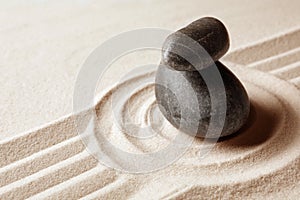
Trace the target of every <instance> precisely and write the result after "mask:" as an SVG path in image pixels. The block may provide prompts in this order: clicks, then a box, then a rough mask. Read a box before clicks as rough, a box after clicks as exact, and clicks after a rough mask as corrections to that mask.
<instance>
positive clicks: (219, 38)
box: [161, 17, 229, 71]
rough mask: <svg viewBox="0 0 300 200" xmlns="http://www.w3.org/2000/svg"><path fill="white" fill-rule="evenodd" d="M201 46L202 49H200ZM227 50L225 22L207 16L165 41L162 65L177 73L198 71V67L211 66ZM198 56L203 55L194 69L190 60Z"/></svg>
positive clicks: (227, 40)
mask: <svg viewBox="0 0 300 200" xmlns="http://www.w3.org/2000/svg"><path fill="white" fill-rule="evenodd" d="M193 43H194V44H193ZM199 45H201V47H202V48H201V49H199V48H198V46H199ZM228 49H229V36H228V32H227V30H226V28H225V26H224V25H223V23H222V22H220V21H219V20H218V19H216V18H212V17H204V18H201V19H198V20H196V21H194V22H192V23H191V24H189V25H188V26H186V27H184V28H182V29H180V30H178V31H176V32H175V33H173V34H171V35H170V36H169V37H168V38H167V39H166V41H165V43H164V45H163V54H162V61H161V63H162V64H165V65H168V66H169V67H171V68H173V69H175V70H180V71H195V70H196V69H195V67H197V69H203V68H205V67H208V66H210V65H212V64H213V62H214V61H217V60H218V59H220V58H221V57H222V56H223V55H224V54H225V53H226V52H227V50H228ZM197 55H198V56H200V59H198V60H200V62H198V63H197V66H193V65H191V64H190V63H189V62H188V61H187V60H189V61H190V60H195V59H196V58H195V57H196V56H197ZM187 57H188V58H189V59H186V58H187Z"/></svg>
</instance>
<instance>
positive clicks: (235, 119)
mask: <svg viewBox="0 0 300 200" xmlns="http://www.w3.org/2000/svg"><path fill="white" fill-rule="evenodd" d="M215 64H216V66H217V69H218V70H219V72H220V75H221V77H222V79H223V82H224V86H223V89H224V88H225V93H226V103H225V105H226V106H227V108H225V111H226V113H218V112H215V111H214V110H212V109H211V98H210V94H209V90H208V87H207V84H206V83H205V81H204V79H203V77H202V75H201V74H202V73H201V74H200V73H199V72H198V71H176V70H173V69H171V68H169V67H166V66H162V65H160V66H159V68H158V71H157V74H156V81H155V82H156V84H155V95H156V100H157V103H158V106H159V109H160V110H161V112H162V113H163V115H164V116H165V117H166V118H167V120H168V121H169V122H170V123H171V124H173V125H174V126H175V127H176V128H180V129H181V130H182V131H184V132H186V133H188V134H195V133H194V130H196V131H197V134H196V136H198V137H205V136H206V132H207V128H208V125H209V123H210V119H211V117H212V116H213V115H214V116H219V117H222V114H224V115H225V116H226V117H225V124H224V127H223V130H222V133H221V136H227V135H230V134H232V133H235V132H236V131H238V130H239V129H240V128H241V127H242V126H243V125H244V124H245V122H246V121H247V118H248V115H249V111H250V102H249V98H248V95H247V93H246V90H245V89H244V87H243V85H242V84H241V83H240V81H239V80H238V79H237V78H236V76H235V75H234V74H233V73H232V72H231V71H230V70H229V69H227V67H226V66H224V65H223V64H222V63H220V62H216V63H215ZM213 68H215V69H216V67H211V66H210V67H207V68H205V69H203V71H202V72H204V73H206V72H207V73H206V74H209V73H210V72H209V70H213ZM214 87H215V88H214V90H215V91H217V89H218V88H222V87H221V86H219V85H217V84H216V85H215V86H214ZM193 95H194V97H195V98H192V97H193ZM221 100H222V98H220V101H221ZM182 112H184V113H185V117H184V119H182ZM198 116H200V118H199V117H198ZM180 120H182V122H183V126H181V127H180ZM181 125H182V124H181ZM195 126H197V127H196V129H195ZM220 126H222V125H220ZM215 128H216V127H215ZM208 137H212V138H213V137H214V136H212V135H210V136H208Z"/></svg>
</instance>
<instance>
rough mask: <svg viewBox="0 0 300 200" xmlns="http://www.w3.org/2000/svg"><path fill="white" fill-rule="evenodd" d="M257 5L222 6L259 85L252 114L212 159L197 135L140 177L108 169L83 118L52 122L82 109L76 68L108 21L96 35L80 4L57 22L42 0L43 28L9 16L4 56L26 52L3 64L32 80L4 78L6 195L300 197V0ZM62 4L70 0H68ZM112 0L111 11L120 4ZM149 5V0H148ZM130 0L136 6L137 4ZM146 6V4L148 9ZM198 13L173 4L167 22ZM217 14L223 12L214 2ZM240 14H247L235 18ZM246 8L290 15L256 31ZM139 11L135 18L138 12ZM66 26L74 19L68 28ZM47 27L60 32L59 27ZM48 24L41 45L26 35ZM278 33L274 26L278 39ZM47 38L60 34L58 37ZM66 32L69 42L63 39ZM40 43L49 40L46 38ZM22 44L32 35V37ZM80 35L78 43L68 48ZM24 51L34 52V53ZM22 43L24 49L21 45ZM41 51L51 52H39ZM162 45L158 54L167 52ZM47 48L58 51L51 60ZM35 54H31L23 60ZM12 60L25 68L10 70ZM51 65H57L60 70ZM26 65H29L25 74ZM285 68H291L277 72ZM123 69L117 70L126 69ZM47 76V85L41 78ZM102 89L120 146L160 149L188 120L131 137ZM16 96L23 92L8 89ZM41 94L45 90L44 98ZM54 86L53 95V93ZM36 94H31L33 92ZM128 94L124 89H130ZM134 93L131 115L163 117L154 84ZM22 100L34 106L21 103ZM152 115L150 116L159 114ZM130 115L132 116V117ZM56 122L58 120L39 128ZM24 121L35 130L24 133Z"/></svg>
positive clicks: (239, 61)
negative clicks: (87, 142)
mask: <svg viewBox="0 0 300 200" xmlns="http://www.w3.org/2000/svg"><path fill="white" fill-rule="evenodd" d="M130 3H131V4H132V2H131V1H129V5H130ZM134 3H136V2H134ZM256 3H257V4H251V5H249V6H250V8H247V9H246V7H243V5H240V4H239V5H238V6H236V7H235V6H232V7H231V8H229V9H228V10H226V11H223V9H217V10H218V11H215V14H216V15H219V16H220V17H223V18H224V20H226V21H227V23H228V24H229V26H230V30H231V33H232V40H233V47H232V49H231V51H230V53H229V54H228V55H227V56H226V57H225V58H224V59H223V61H224V62H225V63H226V64H227V65H228V66H229V67H230V68H231V69H232V70H233V72H234V73H235V74H236V75H237V76H238V77H239V78H240V79H241V80H242V82H243V84H244V85H245V87H246V89H247V91H248V93H249V96H250V98H251V103H252V113H251V118H250V120H249V124H248V125H247V126H246V127H245V128H244V129H243V130H241V131H240V134H239V135H237V136H236V137H233V138H231V139H228V140H225V141H222V142H219V143H218V144H217V145H216V146H215V148H214V149H213V151H212V152H211V153H210V154H209V155H208V156H207V157H205V158H204V159H199V157H198V155H199V154H198V153H199V146H200V145H201V143H202V142H203V141H201V140H195V141H194V143H193V144H192V146H191V148H190V149H189V150H188V151H187V152H186V154H184V155H183V156H182V157H181V158H180V159H179V160H177V161H176V162H175V163H173V164H171V165H170V166H168V167H166V168H164V169H162V170H159V171H155V172H152V173H146V174H139V175H135V174H128V173H124V172H120V171H117V170H113V169H111V168H108V167H105V165H102V164H100V163H99V162H98V161H97V160H96V159H95V158H94V157H93V156H92V155H91V154H90V153H89V152H88V151H87V150H86V149H85V146H84V144H83V143H82V141H81V138H80V136H78V135H77V132H76V126H75V124H74V118H76V117H80V116H81V115H70V114H69V115H67V116H65V117H63V118H61V119H59V120H55V121H51V120H53V119H56V118H58V117H59V116H62V115H65V114H68V113H70V110H71V106H66V105H67V104H68V103H66V102H69V99H70V98H71V94H72V93H71V92H70V93H67V92H66V91H69V90H72V89H71V85H72V83H73V79H74V77H75V75H76V73H75V71H76V70H74V69H77V68H78V67H79V66H80V64H79V63H80V62H81V60H82V59H83V58H84V57H86V56H87V55H88V53H89V52H90V51H91V50H92V49H93V47H95V46H97V44H93V42H95V38H98V37H100V35H99V31H94V32H93V31H92V29H93V28H95V26H92V25H91V26H87V25H85V27H84V28H87V29H89V28H90V29H89V30H88V31H91V32H89V34H88V36H89V39H85V38H86V37H87V36H84V37H83V36H80V34H79V33H78V32H76V31H75V30H76V28H77V30H81V32H82V30H83V29H84V28H82V29H79V27H77V26H75V24H76V22H77V21H76V20H73V19H70V16H74V13H72V12H70V13H68V12H66V13H65V14H61V15H60V16H56V17H54V18H53V19H52V20H51V19H48V18H47V17H48V15H47V14H42V13H40V12H37V11H38V10H37V9H35V8H34V6H37V7H38V6H41V5H33V6H32V7H31V8H29V9H32V11H33V12H32V13H30V12H28V13H29V16H30V17H28V18H27V20H28V19H30V20H29V21H28V23H33V24H34V23H37V25H35V27H39V28H29V30H27V29H26V25H23V26H21V25H22V19H21V18H20V19H18V18H15V19H13V20H14V21H13V23H12V25H10V24H8V23H7V24H5V25H6V26H4V28H2V30H3V32H2V33H3V36H4V37H2V38H5V40H6V41H3V42H4V43H3V44H4V47H9V48H8V50H6V52H7V53H6V54H3V55H5V57H3V58H4V59H5V60H7V59H8V58H14V57H15V56H16V55H18V58H19V59H17V60H16V59H13V60H11V61H7V62H6V63H5V67H4V68H3V69H1V70H3V71H5V72H7V73H6V74H5V76H4V77H10V76H14V77H15V80H22V81H23V85H22V84H21V82H20V83H19V82H17V83H18V84H16V85H14V84H13V83H14V81H12V80H10V79H9V78H4V79H1V83H5V82H6V84H2V86H1V87H2V88H1V89H3V91H7V93H5V95H4V96H2V99H1V103H2V104H1V105H3V107H4V109H3V110H2V113H1V117H3V118H4V119H5V120H4V121H3V122H1V123H3V126H1V129H2V130H1V134H3V139H2V140H1V141H0V149H1V152H2V153H1V157H0V198H1V199H13V198H17V199H23V198H31V199H42V198H45V199H47V198H48V199H54V198H60V199H62V198H63V199H68V198H70V199H72V198H73V199H74V198H83V199H96V198H101V199H104V198H111V199H113V198H114V199H116V198H123V199H124V198H133V199H160V198H165V199H183V198H195V199H207V198H223V199H230V198H233V197H235V198H240V199H252V198H265V199H285V198H288V199H297V197H298V196H299V191H300V184H299V183H300V168H299V166H300V149H299V144H300V133H299V132H300V123H299V121H300V105H299V98H300V92H299V89H298V88H297V87H300V79H299V77H300V74H299V72H300V65H299V46H300V44H299V40H297V38H299V33H300V32H299V30H300V27H297V26H295V25H297V20H295V19H297V18H296V16H298V15H297V14H295V17H293V8H292V7H294V8H295V10H297V9H296V8H297V6H295V5H296V4H295V3H294V4H295V5H294V6H290V7H289V6H287V7H284V8H283V7H280V4H281V3H280V2H274V3H273V2H272V5H273V7H272V9H269V10H265V9H259V8H260V7H261V6H262V5H264V4H265V3H259V2H256ZM62 4H63V5H64V3H62ZM266 4H267V3H266ZM95 5H96V8H95V10H93V11H92V12H91V13H92V14H91V13H90V14H88V15H83V16H85V17H86V18H87V19H91V18H93V16H94V15H93V12H94V13H96V12H97V11H99V10H100V7H97V5H98V4H93V6H95ZM149 5H152V6H154V5H155V3H153V2H147V6H149ZM213 5H214V3H212V5H211V7H210V6H209V5H206V6H204V7H203V8H201V9H203V13H205V12H206V11H205V10H212V7H213ZM291 5H293V3H291ZM8 6H10V8H11V12H13V13H15V14H16V16H18V14H17V13H20V12H21V11H24V8H23V7H26V6H25V5H23V6H15V5H8ZM60 6H61V5H55V4H52V5H50V6H49V7H48V8H47V12H50V11H51V9H53V10H55V11H56V12H57V13H60V12H63V11H62V9H61V8H60ZM110 6H111V5H108V4H107V5H104V6H103V7H101V10H102V9H103V10H105V9H108V8H110ZM118 6H119V7H122V8H125V7H126V6H127V5H125V3H124V4H123V5H122V4H121V5H118ZM143 6H146V3H145V2H144V3H143ZM176 6H179V7H180V6H181V4H180V3H179V2H175V3H174V4H173V5H172V6H168V5H166V4H162V5H160V6H159V7H160V9H158V11H155V12H157V13H154V14H153V15H155V14H162V13H163V12H165V11H170V10H172V8H174V7H176ZM249 6H248V7H249ZM87 7H89V8H90V7H91V6H90V5H88V6H87ZM128 7H129V8H130V6H128ZM157 7H158V6H157ZM278 7H280V9H282V10H284V9H286V10H289V9H290V10H289V13H290V17H288V16H286V14H282V13H284V11H279V9H278ZM129 8H127V10H129ZM56 9H57V10H56ZM60 9H61V10H60ZM80 9H81V10H82V12H83V13H84V12H85V11H87V10H88V9H87V8H86V7H81V6H79V5H77V4H74V7H73V8H69V10H71V11H72V10H73V11H74V12H75V11H76V12H75V13H78V12H79V10H80ZM251 9H252V10H255V9H256V11H257V12H256V13H255V14H253V12H251ZM221 10H222V11H221ZM260 10H263V11H264V12H262V11H260ZM47 12H46V13H47ZM121 12H124V13H123V14H124V15H125V14H128V12H126V9H124V11H121ZM139 12H141V13H142V11H139ZM195 12H196V10H195V11H191V13H190V14H186V13H185V12H179V13H177V15H176V16H175V15H174V14H171V13H172V12H171V11H170V12H167V13H166V19H163V20H161V19H160V21H162V22H160V23H161V24H160V25H162V26H163V24H164V23H165V24H168V23H171V24H168V25H166V26H168V28H174V27H177V26H178V24H182V23H183V22H189V21H191V18H194V17H195ZM211 12H212V13H213V11H211ZM222 12H224V13H222ZM239 12H240V13H239ZM183 13H185V14H183ZM193 13H194V14H193ZM233 13H234V14H235V16H232V15H233ZM241 13H243V15H241V16H245V20H246V22H247V19H248V20H249V21H248V22H249V24H250V21H251V22H252V21H254V20H257V19H260V17H261V16H266V18H267V17H268V16H269V17H275V15H279V16H280V18H278V20H277V21H276V23H274V25H273V26H271V27H268V28H265V29H263V28H262V29H260V30H259V31H254V32H250V31H246V30H247V29H249V26H248V27H247V26H246V25H244V26H243V25H241V22H240V21H239V22H236V21H235V20H236V15H237V14H241ZM295 13H297V12H295ZM38 14H39V15H40V16H41V19H42V20H41V22H45V23H46V24H48V25H49V24H50V27H52V28H54V30H58V29H60V30H62V32H63V34H61V33H58V32H56V31H51V30H52V29H51V30H50V32H49V33H48V34H44V32H43V26H44V25H43V24H39V22H38V21H39V20H38V19H36V18H35V16H37V15H38ZM62 16H65V17H66V18H68V19H69V20H71V21H72V20H73V22H69V23H68V22H65V21H63V22H60V23H57V21H59V19H61V18H60V17H62ZM130 16H131V17H133V15H130ZM142 16H143V15H142ZM153 18H155V17H153V16H149V17H146V16H144V17H142V19H145V21H147V20H148V21H147V22H148V24H147V25H151V23H153V25H155V24H157V23H158V22H156V21H151V20H150V19H153ZM242 18H243V17H242ZM266 18H263V19H261V20H259V21H257V23H258V24H261V25H262V24H264V23H266V21H264V20H266ZM287 18H288V19H287ZM290 18H293V20H291V19H290ZM18 20H20V21H18ZM78 20H79V22H80V21H81V22H84V21H85V20H86V19H83V18H79V19H78ZM113 20H115V23H120V22H119V21H120V19H118V18H116V19H113ZM170 21H172V22H170ZM298 21H299V20H298ZM79 22H78V23H79ZM91 23H92V22H91ZM99 23H100V22H99ZM293 23H295V24H293ZM51 24H52V25H51ZM66 24H69V25H71V26H69V27H65V25H66ZM79 24H82V23H79ZM142 24H143V23H142V22H141V21H137V22H132V23H128V24H126V25H123V26H124V27H128V29H130V28H131V27H134V26H136V25H142ZM249 24H248V25H249ZM13 25H15V27H14V26H13ZM72 27H73V29H72ZM14 28H15V30H16V31H19V32H20V34H15V35H14V34H13V33H16V32H14ZM44 28H45V30H47V31H48V30H49V27H47V26H45V27H44ZM37 30H40V31H41V33H40V34H39V33H38V32H36V35H35V38H36V41H37V42H36V43H34V42H32V41H33V40H26V39H25V40H24V38H26V37H29V36H30V33H33V32H34V31H37ZM112 30H113V31H112ZM114 31H115V33H118V31H119V29H117V28H111V29H110V31H105V30H104V32H105V34H104V33H103V34H104V35H102V36H101V38H104V39H105V38H107V36H108V35H110V34H111V33H112V32H114ZM73 32H76V34H77V37H79V38H81V39H83V40H84V39H85V41H83V42H78V38H76V37H75V35H76V34H75V33H74V35H73V34H71V33H73ZM79 32H80V31H79ZM278 32H279V34H278ZM241 33H242V34H243V36H244V37H241V36H240V34H241ZM274 33H276V34H274ZM26 34H28V35H26ZM51 34H52V35H51ZM64 34H65V35H64ZM68 34H71V35H72V37H71V38H70V39H69V40H68V39H67V35H68ZM266 35H269V36H268V37H266ZM274 35H275V36H274ZM17 36H18V37H17ZM46 36H47V37H49V38H56V39H58V40H57V41H55V42H50V43H51V44H48V43H47V42H46V41H47V37H46ZM31 37H32V36H31ZM75 38H76V39H75ZM245 38H246V39H245ZM104 39H102V40H104ZM63 40H66V41H64V42H62V41H63ZM257 40H259V41H257ZM39 41H43V42H42V43H40V44H39ZM75 41H76V42H75ZM8 42H10V45H8ZM60 42H62V43H63V44H64V45H66V46H64V47H61V49H60V50H57V48H56V47H57V46H55V45H53V44H59V43H60ZM98 42H100V41H98ZM17 44H22V46H18V45H17ZM68 44H70V45H69V46H68ZM98 44H99V43H98ZM44 45H45V46H44ZM84 45H86V47H84ZM43 46H44V48H46V49H47V51H45V52H43V51H42V53H40V54H36V53H37V52H38V51H39V50H41V49H43ZM29 47H30V48H29ZM54 47H55V48H54ZM52 48H53V49H52ZM66 48H70V51H68V53H70V52H72V51H73V50H71V49H72V48H74V51H73V53H71V55H70V57H75V58H73V59H71V60H68V61H64V62H61V63H53V62H52V61H58V60H60V59H65V57H66V54H67V52H66V50H63V49H66ZM28 49H31V51H29V50H28ZM82 49H84V50H82ZM22 50H23V51H22ZM24 50H28V51H25V52H24ZM81 50H82V51H81ZM13 51H15V53H14V54H13V53H12V52H13ZM21 52H22V53H21ZM46 52H48V53H46ZM55 52H60V53H61V54H53V56H54V57H52V58H51V59H48V60H47V58H48V57H49V53H55ZM32 55H39V56H37V57H36V58H35V59H33V58H32ZM155 55H156V54H154V55H153V57H155V59H157V57H156V56H155ZM44 58H46V59H45V60H44ZM26 59H29V61H27V62H26V63H27V64H26V65H24V66H23V64H24V61H25V60H26ZM31 59H32V60H31ZM147 59H148V58H146V60H147ZM129 60H130V58H129ZM42 61H44V62H42ZM125 61H126V60H125ZM2 62H3V61H2ZM131 62H132V61H128V60H127V62H126V63H127V65H131V64H132V63H131ZM37 63H39V64H40V63H43V64H44V66H42V67H39V68H36V71H34V70H33V69H35V67H36V66H35V64H37ZM3 64H4V63H3ZM3 64H2V65H3ZM31 64H32V65H31ZM64 65H68V66H77V67H70V68H68V67H63V66H64ZM12 66H14V67H15V68H14V69H10V67H12ZM31 66H32V67H31ZM49 66H53V67H52V68H49ZM16 69H18V70H17V72H16ZM258 70H259V71H258ZM125 71H126V70H125V69H124V70H120V73H124V72H125ZM261 71H263V72H261ZM39 73H41V74H39ZM154 73H155V72H153V73H150V74H146V75H145V74H143V73H142V74H141V75H140V76H139V77H140V78H141V79H143V78H145V76H149V77H153V76H154ZM32 75H33V76H32ZM46 75H47V76H46ZM274 75H275V76H277V77H279V78H276V77H274ZM63 76H65V77H63ZM114 76H115V77H117V76H118V75H114ZM53 77H56V78H53ZM7 81H8V82H7ZM135 81H136V79H131V80H130V83H131V84H132V85H135V84H136V82H135ZM38 82H41V84H40V85H37V86H36V83H38ZM50 83H55V84H57V85H55V84H54V85H53V84H50ZM10 84H11V85H10ZM47 84H50V85H51V87H48V86H47ZM106 84H108V82H107V83H106ZM106 84H104V86H103V87H105V88H106V90H105V91H110V90H111V89H113V88H111V87H112V85H110V84H108V85H106ZM3 85H4V86H3ZM33 86H34V87H33ZM61 87H62V88H61ZM127 87H128V84H122V83H120V84H119V86H118V88H119V89H118V90H116V92H121V89H122V88H125V89H126V88H127ZM48 90H50V91H48ZM22 91H23V92H22ZM46 91H48V92H46ZM99 91H100V93H101V94H99V99H97V104H96V105H95V107H96V108H97V116H98V120H101V123H102V125H103V124H104V125H105V126H103V127H101V126H100V127H98V130H100V131H102V132H104V133H105V134H107V136H108V137H107V138H108V139H109V140H110V141H111V142H112V143H113V144H115V145H118V146H119V147H120V148H122V149H124V150H126V151H129V152H130V151H132V152H137V153H144V152H151V151H155V150H157V149H158V148H163V147H164V145H165V144H167V143H168V142H169V141H170V140H171V139H172V136H173V134H174V133H176V130H174V129H172V127H171V126H170V125H168V124H166V126H165V129H164V130H161V131H160V132H159V134H158V136H157V138H153V139H152V140H150V141H149V142H146V141H142V142H140V141H133V140H129V139H128V138H127V137H125V134H124V132H122V131H120V130H119V129H116V128H113V127H114V126H115V124H114V123H113V121H112V120H109V119H110V118H111V110H110V107H109V106H108V105H106V104H107V102H108V100H107V99H109V98H111V96H110V95H109V93H106V92H104V90H102V89H101V87H100V89H99ZM35 92H37V93H35ZM7 94H8V95H11V97H9V98H8V97H7V96H6V95H7ZM30 94H31V95H30ZM33 94H35V95H34V96H33V97H32V95H33ZM43 94H46V95H44V96H43ZM24 95H27V96H25V97H26V98H25V97H24ZM120 95H121V96H122V95H124V94H123V93H122V92H121V93H120ZM42 96H43V97H42ZM103 96H105V98H103ZM57 98H58V99H59V100H60V102H59V100H58V99H57ZM124 98H125V97H124ZM126 98H130V99H131V101H130V102H131V103H130V104H124V105H123V106H124V107H126V106H128V107H131V108H132V109H131V110H132V113H131V116H133V117H134V118H135V119H138V120H140V119H142V121H144V122H145V123H150V122H151V115H152V114H153V113H155V112H156V111H155V99H154V98H153V85H151V84H150V85H145V86H143V87H142V88H140V90H137V91H136V94H135V95H129V96H128V95H127V97H126ZM20 99H21V100H23V101H20V102H21V103H18V101H17V100H20ZM46 99H47V100H46ZM144 99H147V100H148V101H147V103H144V101H143V100H144ZM51 100H52V101H51ZM51 103H53V104H51ZM142 105H143V106H142ZM45 106H47V107H45ZM104 108H105V109H104ZM20 110H22V111H23V112H22V113H20V112H18V111H20ZM39 112H40V113H39ZM16 113H18V114H16ZM158 114H159V113H158ZM149 115H150V118H148V116H149ZM103 116H105V117H103ZM123 117H124V118H127V117H128V116H127V117H126V115H125V116H123ZM47 121H50V122H49V123H48V124H45V125H42V126H41V127H38V125H40V124H42V123H44V122H47ZM12 122H14V123H12ZM99 123H100V122H99ZM26 130H27V131H26ZM21 131H26V132H23V133H20V132H21ZM178 134H180V133H178ZM117 136H120V137H117ZM159 136H164V137H159Z"/></svg>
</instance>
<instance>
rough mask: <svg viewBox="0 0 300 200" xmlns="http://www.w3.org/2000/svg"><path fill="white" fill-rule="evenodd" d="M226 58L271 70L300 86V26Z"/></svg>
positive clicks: (260, 68) (270, 71)
mask: <svg viewBox="0 0 300 200" xmlns="http://www.w3.org/2000/svg"><path fill="white" fill-rule="evenodd" d="M249 55H250V56H249ZM225 60H228V61H231V62H234V63H238V64H242V65H245V66H248V67H251V68H254V69H258V70H262V71H265V72H269V73H271V74H274V75H275V76H278V77H280V78H282V79H284V80H287V81H289V82H291V83H294V84H295V85H297V86H298V87H300V28H295V29H294V30H291V31H288V32H286V33H283V34H281V35H279V36H277V37H275V38H271V39H269V40H266V41H263V42H260V43H258V44H254V45H250V46H247V47H245V48H241V49H238V50H237V51H234V52H232V53H230V54H229V55H228V56H226V58H225Z"/></svg>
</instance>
